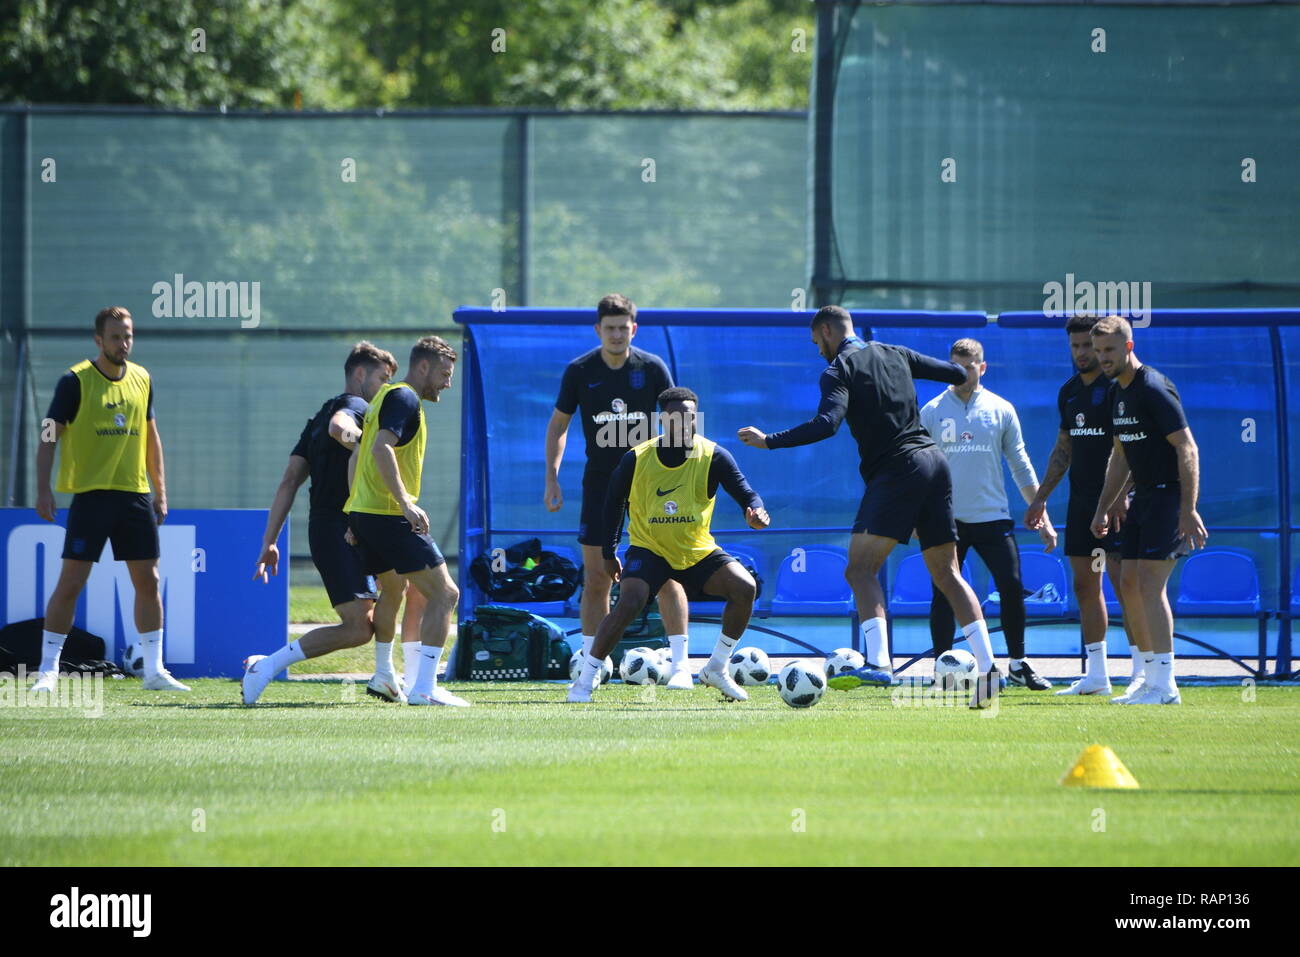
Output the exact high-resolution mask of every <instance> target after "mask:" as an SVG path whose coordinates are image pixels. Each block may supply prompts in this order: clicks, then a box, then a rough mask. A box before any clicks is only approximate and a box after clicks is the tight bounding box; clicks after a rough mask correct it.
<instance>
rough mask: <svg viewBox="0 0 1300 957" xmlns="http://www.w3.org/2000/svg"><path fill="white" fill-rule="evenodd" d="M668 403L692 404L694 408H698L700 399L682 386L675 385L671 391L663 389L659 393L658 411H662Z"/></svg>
mask: <svg viewBox="0 0 1300 957" xmlns="http://www.w3.org/2000/svg"><path fill="white" fill-rule="evenodd" d="M669 402H694V403H695V407H696V408H697V409H698V408H699V407H700V397H699V396H698V395H696V394H695V393H694V392H692V391H691V390H690V389H687V388H686V387H684V386H680V385H675V386H673V387H672V388H671V389H664V391H662V392H660V393H659V411H660V412H662V411H663V410H664V406H666V405H667V404H668V403H669Z"/></svg>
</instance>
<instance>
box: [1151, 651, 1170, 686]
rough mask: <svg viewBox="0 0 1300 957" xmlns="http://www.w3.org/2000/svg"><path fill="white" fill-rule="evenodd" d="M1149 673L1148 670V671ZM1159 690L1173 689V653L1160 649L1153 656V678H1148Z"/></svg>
mask: <svg viewBox="0 0 1300 957" xmlns="http://www.w3.org/2000/svg"><path fill="white" fill-rule="evenodd" d="M1148 674H1150V672H1148ZM1148 680H1150V681H1152V683H1153V684H1154V685H1155V686H1156V687H1157V688H1159V689H1160V690H1161V691H1167V692H1170V693H1172V692H1173V690H1174V653H1173V652H1172V651H1162V652H1160V653H1159V654H1157V655H1156V656H1155V678H1154V679H1150V678H1149V679H1148Z"/></svg>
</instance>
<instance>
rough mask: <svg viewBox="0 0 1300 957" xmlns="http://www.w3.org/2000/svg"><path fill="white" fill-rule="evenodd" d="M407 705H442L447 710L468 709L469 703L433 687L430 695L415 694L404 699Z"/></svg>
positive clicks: (444, 690) (441, 688) (438, 687)
mask: <svg viewBox="0 0 1300 957" xmlns="http://www.w3.org/2000/svg"><path fill="white" fill-rule="evenodd" d="M406 703H407V704H419V705H426V704H427V705H443V706H445V707H449V708H468V707H470V703H469V702H468V701H466V700H465V699H464V698H462V697H459V696H458V695H454V694H452V693H451V692H450V691H448V690H447V689H446V688H443V687H441V686H435V687H434V689H433V693H432V694H417V695H414V696H413V697H409V698H407V699H406Z"/></svg>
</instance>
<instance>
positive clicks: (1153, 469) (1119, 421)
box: [1111, 365, 1187, 491]
mask: <svg viewBox="0 0 1300 957" xmlns="http://www.w3.org/2000/svg"><path fill="white" fill-rule="evenodd" d="M1111 403H1112V405H1111V423H1112V427H1113V428H1114V430H1115V437H1116V438H1118V439H1119V441H1120V446H1121V447H1122V448H1123V449H1124V457H1125V458H1126V459H1127V460H1128V467H1129V470H1130V471H1131V472H1132V473H1133V487H1134V489H1136V490H1139V491H1140V490H1142V489H1146V488H1152V487H1154V486H1157V485H1167V484H1174V485H1177V484H1178V482H1179V479H1178V451H1177V450H1176V449H1175V448H1174V447H1173V446H1172V445H1170V444H1169V441H1168V439H1166V436H1168V435H1170V434H1171V433H1174V432H1178V431H1180V430H1182V429H1185V428H1187V417H1186V416H1185V415H1184V414H1183V403H1182V399H1180V398H1179V396H1178V389H1177V388H1176V387H1175V386H1174V384H1173V383H1172V382H1170V381H1169V380H1168V379H1167V378H1165V377H1164V376H1163V375H1161V374H1160V373H1159V372H1158V371H1156V370H1155V369H1153V368H1151V366H1148V365H1144V366H1142V367H1141V368H1139V369H1138V370H1137V372H1136V373H1134V375H1133V381H1132V382H1130V383H1129V385H1128V388H1127V389H1125V388H1124V387H1123V386H1121V385H1120V384H1119V381H1118V380H1116V382H1115V388H1114V389H1113V390H1112V392H1111Z"/></svg>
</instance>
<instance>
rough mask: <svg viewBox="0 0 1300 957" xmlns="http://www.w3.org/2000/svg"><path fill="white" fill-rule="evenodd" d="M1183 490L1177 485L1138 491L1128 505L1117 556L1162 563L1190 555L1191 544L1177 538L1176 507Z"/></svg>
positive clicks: (1169, 483)
mask: <svg viewBox="0 0 1300 957" xmlns="http://www.w3.org/2000/svg"><path fill="white" fill-rule="evenodd" d="M1181 499H1182V489H1181V487H1180V486H1179V484H1178V483H1177V482H1166V483H1162V484H1160V485H1156V486H1153V487H1152V488H1144V489H1138V490H1137V492H1136V493H1135V494H1134V495H1133V501H1132V502H1130V503H1129V507H1128V518H1127V519H1126V520H1125V522H1124V529H1123V534H1124V541H1123V544H1121V546H1120V557H1121V558H1122V559H1123V560H1124V561H1129V560H1131V559H1134V558H1139V559H1147V560H1149V561H1165V560H1168V559H1173V558H1182V557H1183V556H1184V555H1189V554H1191V551H1192V550H1191V547H1190V544H1189V543H1187V542H1184V541H1183V540H1182V539H1180V538H1179V537H1178V506H1179V503H1180V501H1181Z"/></svg>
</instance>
